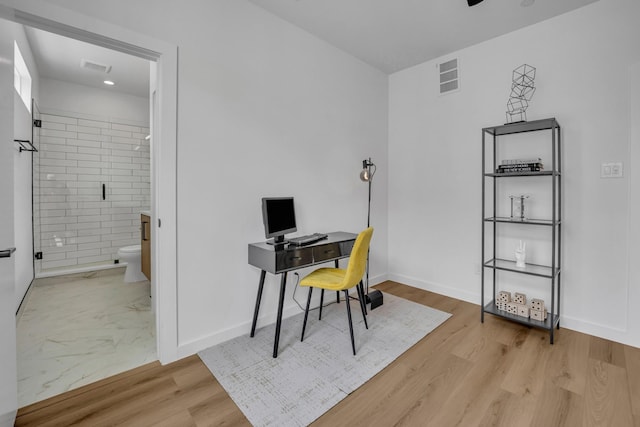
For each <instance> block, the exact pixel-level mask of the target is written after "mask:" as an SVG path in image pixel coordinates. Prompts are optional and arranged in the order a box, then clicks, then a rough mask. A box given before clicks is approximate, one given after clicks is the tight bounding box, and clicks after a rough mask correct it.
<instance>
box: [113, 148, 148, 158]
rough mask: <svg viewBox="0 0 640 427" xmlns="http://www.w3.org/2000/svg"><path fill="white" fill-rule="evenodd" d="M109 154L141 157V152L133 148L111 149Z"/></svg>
mask: <svg viewBox="0 0 640 427" xmlns="http://www.w3.org/2000/svg"><path fill="white" fill-rule="evenodd" d="M111 155H112V156H119V157H127V158H135V157H141V156H142V154H141V153H140V152H139V151H135V150H131V149H129V150H111Z"/></svg>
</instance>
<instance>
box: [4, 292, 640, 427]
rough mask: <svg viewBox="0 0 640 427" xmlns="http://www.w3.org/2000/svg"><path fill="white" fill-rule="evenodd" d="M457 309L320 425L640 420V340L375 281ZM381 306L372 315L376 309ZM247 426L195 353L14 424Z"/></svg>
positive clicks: (42, 405) (60, 399)
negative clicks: (549, 328)
mask: <svg viewBox="0 0 640 427" xmlns="http://www.w3.org/2000/svg"><path fill="white" fill-rule="evenodd" d="M376 288H377V289H380V290H382V291H383V292H384V293H389V294H393V295H396V296H399V297H402V298H407V299H409V300H411V301H414V302H417V303H420V304H425V305H428V306H430V307H433V308H437V309H439V310H443V311H446V312H448V313H451V314H452V317H451V318H450V319H449V320H447V321H446V322H445V323H443V324H442V325H440V326H439V327H438V328H436V329H435V330H434V331H433V332H431V333H430V334H428V335H427V336H426V337H425V338H424V339H422V340H421V341H419V342H418V343H417V344H416V345H414V346H413V347H412V348H410V349H409V350H408V351H407V352H405V353H404V354H402V355H401V356H400V357H398V359H396V360H395V361H394V362H393V363H391V364H390V365H389V366H388V367H386V368H385V369H384V370H382V371H381V372H380V373H378V374H377V375H376V376H374V377H373V378H372V379H371V380H370V381H368V382H367V383H365V384H364V385H363V386H362V387H360V388H359V389H358V390H355V391H354V392H353V393H351V394H350V395H349V396H347V397H346V398H345V399H344V400H343V401H341V402H340V403H338V404H337V405H336V406H335V407H333V408H332V409H331V410H329V411H328V412H327V413H326V414H324V415H323V416H321V417H320V418H319V419H318V420H316V422H314V423H313V425H314V426H344V425H348V426H359V425H360V426H387V425H398V426H415V425H420V426H437V427H440V426H453V425H459V426H478V425H481V426H510V427H511V426H518V427H519V426H536V427H537V426H554V427H555V426H568V427H573V426H583V425H585V426H590V425H594V426H595V425H610V426H616V427H618V426H621V427H626V426H636V427H640V424H639V422H638V420H640V349H636V348H632V347H628V346H624V345H622V344H618V343H614V342H611V341H607V340H603V339H600V338H596V337H591V336H588V335H585V334H581V333H579V332H575V331H570V330H567V329H560V330H559V331H556V339H555V344H554V345H550V344H549V340H548V334H547V333H546V331H541V330H537V329H530V328H527V327H524V326H520V325H518V324H515V323H512V322H508V321H505V320H503V319H500V318H497V317H495V316H491V315H487V316H486V317H485V322H484V323H480V308H479V306H478V305H475V304H470V303H467V302H464V301H460V300H456V299H453V298H449V297H446V296H443V295H438V294H435V293H432V292H427V291H423V290H420V289H416V288H412V287H409V286H406V285H403V284H400V283H397V282H391V281H389V282H385V283H383V284H380V285H378V286H376ZM375 313H376V312H375V310H374V311H372V312H371V314H370V315H371V316H375ZM71 425H76V426H78V425H79V426H92V427H93V426H102V425H109V426H111V425H114V426H116V425H117V426H147V425H149V426H151V425H153V426H157V425H160V426H180V427H182V426H198V427H202V426H220V425H232V426H236V425H238V426H249V425H250V423H249V422H248V420H247V419H246V417H245V416H244V415H243V414H242V412H241V411H240V410H239V409H238V407H237V405H236V404H235V403H234V402H233V400H232V399H231V398H230V397H229V395H228V394H227V393H226V391H225V390H224V389H223V388H222V386H221V385H220V384H219V382H218V381H217V380H216V379H215V377H214V376H213V375H212V374H211V372H210V371H209V370H208V369H207V367H206V366H205V365H204V364H203V363H202V361H201V360H200V359H199V358H198V357H197V356H195V355H194V356H190V357H187V358H184V359H182V360H179V361H177V362H174V363H171V364H168V365H166V366H162V365H160V364H159V363H157V362H156V363H152V364H148V365H145V366H143V367H140V368H137V369H134V370H131V371H128V372H125V373H122V374H119V375H116V376H114V377H111V378H108V379H105V380H103V381H99V382H97V383H94V384H90V385H88V386H85V387H81V388H79V389H77V390H73V391H71V392H69V393H64V394H62V395H59V396H56V397H54V398H51V399H49V400H46V401H43V402H38V403H36V404H33V405H29V406H28V407H25V408H21V409H20V410H19V411H18V417H17V419H16V426H39V427H40V426H71Z"/></svg>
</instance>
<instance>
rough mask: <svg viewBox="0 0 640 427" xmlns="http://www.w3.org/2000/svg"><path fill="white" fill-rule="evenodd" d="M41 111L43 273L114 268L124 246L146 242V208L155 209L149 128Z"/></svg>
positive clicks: (39, 246) (38, 208)
mask: <svg viewBox="0 0 640 427" xmlns="http://www.w3.org/2000/svg"><path fill="white" fill-rule="evenodd" d="M38 114H39V116H40V120H41V123H42V127H41V128H40V129H39V141H38V143H39V147H38V149H39V152H38V153H37V156H36V157H37V160H35V161H34V228H35V229H38V232H37V233H34V236H35V237H34V239H35V240H36V242H35V245H34V246H35V247H36V253H37V252H42V259H41V260H37V261H36V274H40V275H49V274H57V273H59V274H62V273H68V272H73V271H85V270H87V269H89V268H93V267H95V268H96V269H99V268H104V267H105V266H107V265H113V263H114V260H115V259H116V258H117V251H118V249H119V248H120V247H123V246H128V245H137V244H139V243H140V211H141V210H149V208H150V174H149V171H150V159H149V154H150V149H149V140H147V139H145V137H146V136H147V135H148V134H149V129H148V124H139V123H133V122H127V121H125V120H120V121H115V120H113V119H88V118H86V116H84V115H82V114H80V113H78V114H75V113H68V112H65V113H64V114H62V113H49V112H47V111H44V112H39V113H38ZM34 139H35V138H34ZM36 170H37V172H36Z"/></svg>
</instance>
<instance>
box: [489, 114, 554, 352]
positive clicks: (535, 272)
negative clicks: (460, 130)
mask: <svg viewBox="0 0 640 427" xmlns="http://www.w3.org/2000/svg"><path fill="white" fill-rule="evenodd" d="M545 130H550V131H551V170H545V171H540V172H514V173H496V172H495V171H496V168H497V167H498V159H497V155H498V154H497V151H498V148H497V147H498V144H502V143H508V142H507V141H503V139H508V138H507V137H508V136H509V135H513V134H518V133H524V132H537V131H545ZM498 137H502V138H498ZM499 139H500V140H499ZM487 141H488V143H489V144H492V147H491V148H492V150H491V152H490V153H491V154H489V156H491V158H490V159H487V157H489V156H488V155H487ZM561 159H562V158H561V136H560V125H559V124H558V121H557V120H556V119H555V118H550V119H543V120H535V121H531V122H520V123H511V124H506V125H500V126H493V127H487V128H483V129H482V264H481V265H482V270H483V271H482V272H481V286H482V289H481V304H480V307H481V314H480V316H481V317H480V319H481V321H482V322H484V314H485V313H490V314H492V315H495V316H499V317H502V318H504V319H508V320H511V321H513V322H517V323H519V324H522V325H526V326H530V327H536V328H541V329H545V330H548V331H549V341H550V342H551V344H553V332H554V328H558V329H560V279H561V269H560V265H561V247H562V238H561V237H562V168H561ZM488 165H491V169H490V171H487V166H488ZM517 177H541V178H540V179H550V180H551V183H550V191H551V197H552V212H551V215H550V218H548V219H530V218H526V219H522V220H521V219H519V218H511V217H500V216H498V215H497V208H498V203H497V200H496V192H497V183H498V180H499V179H512V178H517ZM487 180H490V181H492V182H491V184H492V185H489V186H488V185H487ZM487 187H490V188H491V190H490V194H489V195H487ZM487 196H489V197H487ZM488 198H489V199H490V200H491V203H492V206H490V207H489V209H491V210H492V213H491V214H490V215H488V216H487V199H488ZM513 224H518V225H520V226H531V227H550V228H551V241H550V245H551V264H550V265H537V264H529V263H527V264H526V266H525V268H518V267H516V262H515V261H514V260H508V259H500V258H498V257H497V256H496V247H497V244H498V243H497V241H496V238H497V229H498V227H511V226H513ZM487 227H491V229H492V233H491V237H490V238H489V239H490V242H489V243H490V247H491V253H490V254H487V251H485V249H486V247H485V246H486V244H487V242H486V240H487V237H486V234H487V233H486V232H485V229H486V228H487ZM488 255H489V256H490V258H488V259H487V256H488ZM487 269H488V270H490V274H489V275H490V277H491V280H490V281H491V285H492V289H493V292H492V295H493V299H492V300H491V301H489V302H488V303H485V270H487ZM498 271H508V272H512V273H516V274H527V275H531V276H536V277H540V278H541V279H543V280H548V281H549V282H550V291H551V305H550V307H549V310H548V314H547V319H546V320H545V321H538V320H535V319H531V318H525V317H521V316H517V315H515V314H510V313H508V312H506V311H503V310H498V308H497V306H496V304H495V301H496V282H497V277H496V276H497V272H498Z"/></svg>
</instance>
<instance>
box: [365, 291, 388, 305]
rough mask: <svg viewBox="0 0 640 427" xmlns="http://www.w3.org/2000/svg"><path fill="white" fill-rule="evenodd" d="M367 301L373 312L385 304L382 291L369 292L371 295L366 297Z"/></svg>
mask: <svg viewBox="0 0 640 427" xmlns="http://www.w3.org/2000/svg"><path fill="white" fill-rule="evenodd" d="M366 301H367V304H369V303H370V304H371V310H373V309H374V308H376V307H380V306H381V305H382V304H383V302H384V301H383V297H382V292H380V291H377V290H376V291H371V292H369V294H368V295H367V296H366Z"/></svg>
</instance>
